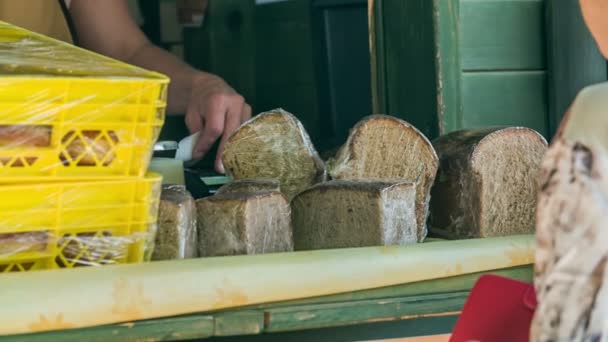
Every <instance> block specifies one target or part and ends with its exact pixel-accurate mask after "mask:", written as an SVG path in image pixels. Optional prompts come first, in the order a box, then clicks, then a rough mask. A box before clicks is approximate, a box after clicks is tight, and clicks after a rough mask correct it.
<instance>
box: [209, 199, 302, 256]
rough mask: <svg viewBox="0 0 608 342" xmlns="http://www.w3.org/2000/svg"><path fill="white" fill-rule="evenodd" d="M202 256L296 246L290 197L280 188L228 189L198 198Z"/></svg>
mask: <svg viewBox="0 0 608 342" xmlns="http://www.w3.org/2000/svg"><path fill="white" fill-rule="evenodd" d="M197 209H198V239H199V243H198V250H199V256H202V257H210V256H228V255H242V254H264V253H278V252H288V251H292V250H293V235H292V234H293V232H292V228H291V210H290V207H289V201H288V200H287V197H285V195H284V194H282V193H280V192H278V191H266V192H253V193H242V192H241V193H224V194H220V195H215V196H211V197H206V198H203V199H200V200H198V201H197Z"/></svg>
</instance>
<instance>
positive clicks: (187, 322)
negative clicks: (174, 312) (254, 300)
mask: <svg viewBox="0 0 608 342" xmlns="http://www.w3.org/2000/svg"><path fill="white" fill-rule="evenodd" d="M213 330H214V323H213V316H209V315H198V316H187V317H178V318H165V319H162V320H150V321H142V322H135V323H127V324H120V325H112V326H102V327H96V328H89V329H76V330H66V331H56V332H49V333H42V334H30V335H19V336H0V341H2V342H5V341H10V342H106V341H112V342H139V341H185V340H192V339H200V338H208V337H211V336H213Z"/></svg>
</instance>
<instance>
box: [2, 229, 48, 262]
mask: <svg viewBox="0 0 608 342" xmlns="http://www.w3.org/2000/svg"><path fill="white" fill-rule="evenodd" d="M52 237H53V236H52V235H51V234H50V233H48V232H46V231H42V232H25V233H4V234H0V258H1V257H9V256H13V255H15V254H21V253H27V252H41V251H44V250H46V249H48V248H49V244H51V243H55V239H54V238H52Z"/></svg>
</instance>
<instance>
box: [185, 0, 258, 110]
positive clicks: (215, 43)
mask: <svg viewBox="0 0 608 342" xmlns="http://www.w3.org/2000/svg"><path fill="white" fill-rule="evenodd" d="M254 13H255V1H254V0H222V1H210V2H209V7H208V15H207V16H206V17H205V23H204V25H203V27H201V28H189V29H186V30H184V49H185V50H184V58H185V59H186V61H187V62H189V63H190V64H192V65H194V66H195V67H197V68H200V69H202V70H205V71H208V72H211V73H214V74H217V75H219V76H220V77H222V78H223V79H225V80H226V82H228V84H230V85H231V86H232V87H233V88H234V89H236V90H237V91H238V92H239V93H241V94H242V95H243V96H244V97H245V98H246V99H247V101H248V102H249V103H254V102H255V89H256V87H255V34H254V32H255V30H254V28H255V26H256V23H255V16H254Z"/></svg>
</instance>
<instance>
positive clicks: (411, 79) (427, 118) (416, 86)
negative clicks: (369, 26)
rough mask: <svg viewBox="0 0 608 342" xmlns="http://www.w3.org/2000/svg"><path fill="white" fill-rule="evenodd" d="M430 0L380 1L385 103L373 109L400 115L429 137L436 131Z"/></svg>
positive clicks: (431, 9)
mask: <svg viewBox="0 0 608 342" xmlns="http://www.w3.org/2000/svg"><path fill="white" fill-rule="evenodd" d="M433 2H434V1H402V0H399V1H394V0H383V1H382V2H381V4H382V6H381V8H376V9H377V10H378V11H379V12H378V13H376V15H375V17H378V16H382V17H383V18H382V23H383V37H382V38H380V39H382V40H383V42H384V44H383V48H384V51H383V52H381V54H382V57H380V58H383V59H384V66H385V67H386V70H382V71H380V72H381V73H384V75H385V82H386V86H385V90H386V94H385V98H386V103H385V104H384V105H383V106H380V108H377V110H376V111H377V112H382V113H384V114H390V115H394V116H397V117H400V118H403V119H405V120H407V121H409V122H411V123H412V124H413V125H415V126H416V127H418V128H419V129H420V130H422V131H423V132H424V133H425V134H427V135H429V136H431V137H432V136H435V135H437V134H438V119H437V115H436V113H437V95H436V89H437V88H436V82H435V75H436V69H435V49H434V47H433V41H434V31H433Z"/></svg>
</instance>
